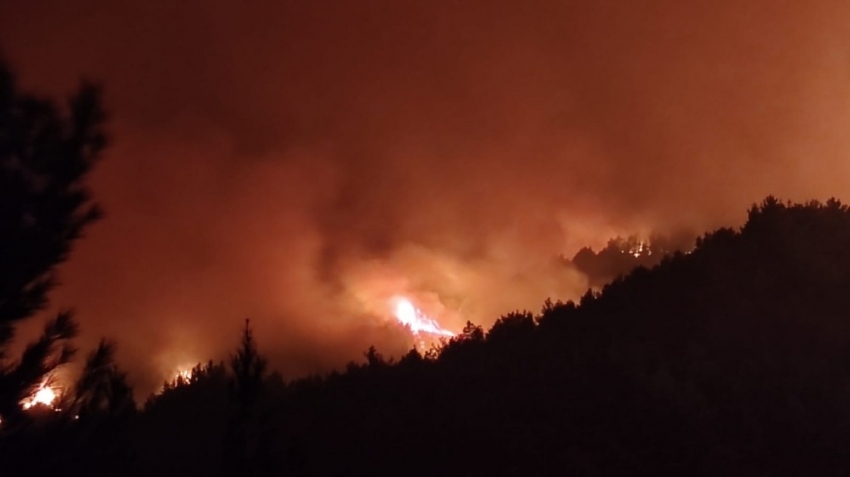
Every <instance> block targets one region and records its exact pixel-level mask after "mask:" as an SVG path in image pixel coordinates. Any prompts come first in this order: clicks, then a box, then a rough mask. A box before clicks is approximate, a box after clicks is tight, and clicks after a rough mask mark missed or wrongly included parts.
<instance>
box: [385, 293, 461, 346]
mask: <svg viewBox="0 0 850 477" xmlns="http://www.w3.org/2000/svg"><path fill="white" fill-rule="evenodd" d="M394 301H395V317H396V319H397V320H398V321H399V322H400V323H401V324H403V325H404V326H406V327H408V328H409V329H410V332H411V333H413V334H414V335H415V336H417V337H418V336H419V335H420V333H424V334H427V335H431V336H435V337H437V336H445V337H449V338H450V337H452V336H454V335H455V334H454V333H452V332H451V331H449V330H447V329H445V328H443V327H442V326H440V324H439V323H437V322H436V321H435V320H434V319H432V318H429V317H427V316H425V314H424V313H422V311H421V310H419V309H418V308H416V307H415V306H413V303H411V302H410V300H408V299H407V298H403V297H397V298H395V300H394Z"/></svg>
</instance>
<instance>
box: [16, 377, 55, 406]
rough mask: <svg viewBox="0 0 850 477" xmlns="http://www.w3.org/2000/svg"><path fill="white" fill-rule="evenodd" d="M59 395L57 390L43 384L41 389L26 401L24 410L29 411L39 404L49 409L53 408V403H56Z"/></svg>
mask: <svg viewBox="0 0 850 477" xmlns="http://www.w3.org/2000/svg"><path fill="white" fill-rule="evenodd" d="M56 398H57V393H56V390H55V389H53V388H52V387H51V386H50V385H48V384H46V383H45V384H42V385H41V387H40V388H39V389H38V391H36V392H35V393H33V395H32V396H30V398H29V399H27V400H25V401H24V403H23V408H24V409H29V408H31V407H33V406H35V405H37V404H41V405H44V406H47V407H51V406H52V405H53V403H54V402H55V401H56Z"/></svg>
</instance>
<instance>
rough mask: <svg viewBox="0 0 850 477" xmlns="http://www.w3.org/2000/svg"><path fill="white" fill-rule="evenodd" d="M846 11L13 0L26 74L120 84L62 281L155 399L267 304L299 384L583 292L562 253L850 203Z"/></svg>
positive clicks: (110, 100)
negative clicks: (804, 205) (415, 341)
mask: <svg viewBox="0 0 850 477" xmlns="http://www.w3.org/2000/svg"><path fill="white" fill-rule="evenodd" d="M847 18H850V2H846V1H843V0H838V1H829V0H811V1H806V2H803V1H797V2H792V1H787V2H779V1H775V0H755V1H749V2H741V1H738V0H734V1H733V0H713V1H690V2H682V1H634V2H614V1H599V0H596V1H587V2H570V1H566V0H559V1H549V0H542V1H529V2H519V1H507V0H480V1H479V0H468V1H462V2H461V1H457V2H455V1H434V0H423V1H404V0H384V1H371V0H357V1H355V0H350V1H349V0H338V1H303V0H302V1H289V0H285V1H252V2H226V1H221V0H203V1H200V0H199V1H188V0H186V1H179V2H173V1H142V0H139V1H125V2H116V1H114V0H100V1H93V0H92V1H86V0H75V1H73V2H69V1H63V0H55V1H43V0H26V1H23V0H0V50H2V52H3V55H4V56H5V57H6V58H7V59H8V61H9V62H10V63H11V65H12V67H13V69H14V70H15V71H16V72H17V73H18V76H19V80H20V82H21V84H22V85H23V86H24V87H25V88H27V89H30V90H35V91H38V92H42V93H45V94H50V95H54V96H55V95H65V94H67V93H69V92H70V91H72V90H73V88H74V86H75V85H76V84H77V83H78V82H79V80H80V78H81V77H88V78H92V79H95V80H97V81H99V82H102V83H103V85H104V88H105V99H106V105H107V108H108V109H109V111H110V113H111V118H112V119H111V122H110V131H111V133H112V138H113V144H112V146H111V147H110V148H109V149H108V151H107V153H106V157H105V158H104V160H103V162H102V163H101V164H100V165H99V167H98V169H97V171H96V172H95V174H94V175H93V177H92V185H93V187H94V190H95V194H96V197H97V198H98V199H99V200H100V202H101V203H102V204H103V206H104V208H105V209H106V211H107V218H106V219H105V220H103V221H101V222H100V223H98V224H96V225H95V226H93V227H92V228H91V229H90V230H89V232H88V234H87V236H86V238H85V239H84V240H82V241H81V242H80V243H79V244H78V245H77V248H76V250H75V253H74V254H73V256H72V259H71V261H70V262H69V263H68V264H67V265H65V266H64V267H63V268H62V270H61V278H62V286H61V287H59V288H58V289H57V290H56V291H55V292H54V294H53V304H52V306H53V307H54V308H57V307H67V306H73V307H75V308H76V309H77V311H78V318H79V320H80V322H81V325H82V339H81V340H80V342H81V344H82V345H83V346H87V345H88V346H90V345H91V344H92V343H94V342H95V340H96V339H97V338H98V337H100V336H102V335H106V336H109V337H112V338H114V339H115V340H116V341H117V342H118V346H119V352H118V356H119V361H120V363H121V364H122V366H124V367H126V368H127V369H129V370H130V376H131V381H132V382H133V383H134V384H135V385H136V386H137V388H138V389H140V390H143V391H149V390H151V389H153V388H154V387H155V386H156V383H159V382H161V381H162V380H163V379H165V378H166V377H167V376H168V375H169V374H170V373H172V372H173V371H174V369H175V368H176V367H178V366H185V365H187V364H188V365H191V364H193V363H195V362H197V361H202V360H206V359H208V358H222V357H224V356H226V353H227V351H228V350H230V349H232V348H233V347H234V346H235V344H236V342H237V340H238V337H239V330H240V326H241V325H242V320H243V319H244V318H245V317H250V318H251V319H252V323H254V327H255V329H256V333H257V338H258V342H259V345H260V348H261V350H262V351H263V352H264V353H265V354H266V355H268V356H269V357H270V359H271V360H272V364H273V366H274V367H275V368H277V369H280V370H281V371H283V372H284V374H285V375H286V376H297V375H303V374H304V373H307V372H313V371H322V370H328V369H330V368H332V367H334V366H339V365H341V364H343V363H345V361H347V360H350V359H359V358H360V357H361V353H362V352H363V351H364V350H365V349H366V348H368V346H369V345H370V344H375V345H376V346H377V347H378V348H379V349H381V350H385V352H386V354H393V353H397V352H400V351H403V350H404V349H406V348H407V347H409V346H410V345H411V342H410V339H409V338H410V337H409V336H407V335H406V334H404V333H403V332H402V331H401V330H399V329H398V327H397V326H395V325H393V322H392V317H391V314H390V310H389V307H388V305H387V300H388V298H389V297H391V296H393V295H396V294H404V295H405V296H410V297H411V298H412V299H414V300H415V301H416V303H417V305H418V306H420V307H421V308H422V309H423V311H425V312H426V313H428V314H429V315H431V316H433V317H435V318H437V319H439V321H440V322H441V323H442V324H443V325H445V326H446V327H449V328H451V329H455V330H459V329H460V328H462V326H463V323H464V322H465V321H466V320H472V321H474V322H477V323H480V324H483V325H485V326H486V325H489V324H490V323H492V322H493V321H494V320H495V319H496V318H498V316H499V314H501V313H504V312H507V311H510V310H513V309H516V308H520V309H521V308H529V309H532V310H537V309H538V308H539V306H540V303H541V302H542V300H543V299H545V298H546V297H549V296H551V297H553V298H562V299H567V298H575V297H576V296H579V295H580V294H581V293H583V291H584V290H585V288H586V287H587V280H586V278H585V277H583V276H582V275H581V274H580V273H578V272H574V271H569V270H564V269H562V268H555V267H552V266H551V260H552V258H553V257H555V256H557V255H558V254H565V255H567V256H571V255H572V254H573V253H575V252H576V250H578V249H579V248H580V247H582V246H585V245H590V246H594V247H597V248H598V247H600V246H602V245H604V244H605V242H606V241H607V240H608V239H609V238H611V237H614V236H616V235H618V234H630V233H639V234H649V233H652V232H655V233H673V232H678V231H680V230H691V231H694V232H695V233H696V232H701V231H704V230H707V229H709V228H712V227H717V226H721V225H730V226H732V225H738V224H740V223H741V222H742V220H743V218H744V216H745V212H746V209H747V207H749V206H750V205H751V204H752V203H753V202H756V201H759V200H761V199H762V198H763V197H764V196H765V195H767V194H774V195H777V196H780V197H782V198H783V199H792V200H807V199H811V198H816V199H826V198H828V197H830V196H837V197H840V198H843V199H847V198H848V190H850V160H848V159H850V157H848V154H850V153H849V152H848V151H850V147H848V146H850V144H848V143H850V134H848V131H850V121H848V120H850V53H848V52H850V49H848V48H847V45H850V22H847Z"/></svg>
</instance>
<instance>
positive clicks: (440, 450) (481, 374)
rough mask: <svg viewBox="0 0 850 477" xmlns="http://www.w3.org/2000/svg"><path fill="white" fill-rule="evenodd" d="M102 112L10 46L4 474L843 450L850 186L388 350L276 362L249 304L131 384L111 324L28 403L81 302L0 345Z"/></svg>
mask: <svg viewBox="0 0 850 477" xmlns="http://www.w3.org/2000/svg"><path fill="white" fill-rule="evenodd" d="M103 121H104V115H103V112H102V110H101V109H100V106H99V99H98V94H97V88H94V87H92V86H90V85H84V86H83V87H82V88H81V90H80V91H79V93H77V94H76V95H75V96H74V98H73V99H72V100H71V101H70V102H69V104H68V106H67V107H66V108H60V107H58V106H56V105H55V104H54V103H52V102H51V101H48V100H45V99H40V98H38V97H35V96H31V95H27V94H24V93H21V92H20V91H19V90H18V89H17V87H16V85H15V83H14V80H13V78H12V75H11V74H9V73H8V72H6V71H4V70H0V203H2V208H0V232H2V233H0V263H2V265H3V266H2V269H0V275H2V276H0V352H2V354H0V418H2V421H0V474H2V475H10V476H27V475H53V476H61V475H88V476H98V475H126V476H151V475H157V476H166V475H174V476H190V475H191V476H195V475H197V476H219V475H228V476H229V475H246V476H247V475H250V476H265V475H297V476H397V475H411V476H434V475H445V476H450V475H458V476H460V475H464V476H466V475H503V476H529V475H539V476H543V475H553V476H555V475H558V476H561V475H588V476H591V475H618V476H622V475H706V476H715V475H763V476H767V475H771V476H779V475H803V474H805V475H819V476H829V475H847V474H848V473H850V461H848V460H847V459H846V457H845V453H846V449H848V448H850V407H848V405H847V403H848V402H850V377H848V375H847V373H846V370H845V367H844V366H845V365H847V364H850V359H848V358H850V347H848V346H847V342H848V336H850V320H848V317H850V300H848V299H847V297H848V296H850V247H848V245H849V244H850V209H849V208H848V207H847V206H846V205H843V204H842V203H841V202H839V201H837V200H829V201H827V202H826V203H819V202H810V203H805V204H792V203H786V202H782V201H780V200H777V199H775V198H773V197H768V198H767V199H765V200H764V201H763V202H762V203H760V204H758V205H754V206H752V207H751V209H750V210H749V214H748V218H747V220H746V223H745V224H744V225H743V226H742V227H741V228H740V229H728V228H724V229H719V230H716V231H713V232H710V233H707V234H705V235H703V236H702V237H700V238H698V239H697V240H696V243H695V246H694V247H693V248H692V249H689V250H687V251H686V252H679V253H672V254H666V253H665V254H658V253H656V254H654V258H653V259H652V260H653V265H652V266H651V268H647V267H642V266H641V267H638V268H636V269H634V270H632V271H630V272H628V273H627V274H625V275H622V276H619V277H617V278H616V279H614V280H613V281H611V282H610V283H608V284H607V285H605V286H604V287H603V288H602V289H601V290H599V291H592V290H591V291H588V292H587V293H586V294H585V295H584V296H583V297H582V298H581V300H580V301H579V302H578V303H574V302H571V301H570V302H566V303H563V302H560V301H555V302H552V301H546V302H545V303H543V304H542V308H541V310H540V311H539V312H530V311H517V312H513V313H509V314H507V315H505V316H502V317H501V318H500V319H498V320H497V321H496V322H495V324H494V325H493V326H492V327H490V329H488V330H485V329H483V328H482V327H480V326H476V325H475V324H473V323H468V324H467V326H466V328H465V329H464V330H463V332H462V333H461V334H460V335H458V336H456V337H455V338H452V339H450V340H448V341H446V342H444V343H442V345H440V346H435V347H434V348H433V349H431V350H429V351H427V352H424V353H420V352H419V351H417V350H416V349H413V350H411V351H410V352H409V353H408V354H406V355H404V356H402V357H400V358H398V359H386V358H384V357H383V356H382V355H381V354H380V352H379V350H376V349H374V348H373V349H369V350H367V351H366V352H365V353H364V358H365V359H364V360H363V361H362V362H359V363H350V364H349V365H348V366H347V368H346V369H344V370H343V371H340V372H333V373H330V374H327V375H321V376H312V377H309V378H306V379H299V380H293V381H286V380H285V379H284V378H283V377H281V376H280V375H278V374H276V373H274V372H273V371H272V370H270V369H268V366H267V364H266V361H265V359H264V358H263V356H262V350H258V349H257V346H256V344H255V342H254V339H253V334H252V333H253V330H252V327H251V325H250V323H249V322H246V323H245V327H244V329H243V331H242V335H241V341H240V342H239V343H238V347H237V348H236V351H235V352H234V353H233V354H232V356H231V358H230V359H229V360H228V361H227V362H220V363H216V362H210V363H207V364H203V365H199V366H198V367H196V368H195V369H194V370H193V372H192V373H191V374H190V375H188V376H186V377H180V378H177V379H176V380H175V381H173V382H171V383H167V385H166V386H165V387H164V389H163V390H162V391H161V392H158V393H157V394H155V395H152V396H151V397H150V398H149V399H148V400H147V402H145V403H144V404H143V405H141V406H138V405H136V403H134V402H133V401H132V398H131V396H132V392H131V390H130V387H129V386H128V384H127V377H126V375H125V374H124V373H123V372H122V371H121V370H120V369H118V367H117V366H116V365H115V363H114V359H113V354H114V346H115V345H114V344H112V343H110V342H107V341H104V342H102V343H101V345H100V346H99V347H97V348H96V349H95V350H93V351H91V352H90V353H89V354H88V357H87V358H86V359H85V360H84V366H83V371H82V373H81V375H80V377H79V378H78V380H77V381H76V382H75V383H74V384H73V386H71V387H70V388H69V390H68V392H67V393H66V395H64V396H63V399H62V401H61V402H59V403H56V404H55V405H53V406H51V407H48V406H43V405H38V404H37V405H34V406H32V407H30V408H29V409H26V410H25V409H23V408H22V407H21V405H20V403H21V402H22V401H23V400H24V399H25V398H26V397H27V396H30V395H31V393H32V392H33V391H34V390H35V389H37V387H38V386H39V385H40V384H41V383H42V380H43V378H44V377H45V376H48V375H50V373H51V372H52V371H54V370H55V369H57V368H58V367H60V366H63V365H64V364H66V363H68V362H70V361H71V360H72V359H74V352H75V350H74V348H73V346H72V345H71V342H72V339H73V337H74V335H75V333H76V324H75V321H74V318H73V314H72V313H71V312H62V313H60V314H59V315H58V316H57V317H55V318H54V319H53V320H50V321H49V322H48V323H47V324H46V326H45V328H44V332H43V334H42V335H41V336H40V337H39V338H37V339H36V340H35V341H34V342H32V343H30V344H28V345H26V346H24V347H23V352H22V353H21V354H20V355H19V356H14V355H12V354H11V352H10V349H12V348H11V344H12V343H13V342H14V340H15V333H14V331H15V326H16V325H17V324H18V323H20V322H22V321H23V320H26V319H29V318H32V317H33V316H34V315H35V314H36V313H37V312H39V311H40V310H43V309H44V307H45V305H46V302H47V294H48V292H49V291H50V290H51V289H52V287H53V286H55V285H56V282H55V276H54V271H55V267H56V266H57V265H58V264H60V263H62V262H63V261H64V260H66V259H67V257H68V254H69V253H70V251H71V248H72V245H73V243H74V242H75V241H76V240H77V239H78V238H80V237H81V236H82V231H83V229H84V228H85V227H87V226H88V225H89V224H90V223H91V222H93V221H95V220H97V219H98V218H99V217H100V214H99V209H98V207H97V204H95V203H94V201H93V198H92V197H91V195H90V193H89V191H88V189H87V188H86V186H85V178H86V174H87V173H88V171H89V170H90V169H91V167H93V165H94V163H95V161H96V159H97V157H98V155H99V153H100V151H101V150H102V148H103V147H104V146H105V145H106V136H105V134H104V133H103V130H102V124H103ZM620 248H621V250H620V252H622V247H620ZM641 253H642V252H641V251H640V250H638V253H637V255H640V254H641ZM585 255H587V253H585ZM661 256H663V258H660V257H661ZM659 259H660V261H659ZM580 260H582V259H581V257H580V256H577V257H576V258H574V259H573V261H580ZM656 262H657V263H656ZM555 298H556V297H555ZM237 341H239V340H238V336H237V335H236V334H235V335H234V346H236V344H237Z"/></svg>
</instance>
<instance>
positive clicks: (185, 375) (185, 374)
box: [173, 369, 192, 381]
mask: <svg viewBox="0 0 850 477" xmlns="http://www.w3.org/2000/svg"><path fill="white" fill-rule="evenodd" d="M178 379H182V380H183V381H190V380H191V379H192V370H191V369H181V370H179V371H177V373H175V374H174V378H173V380H174V381H177V380H178Z"/></svg>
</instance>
